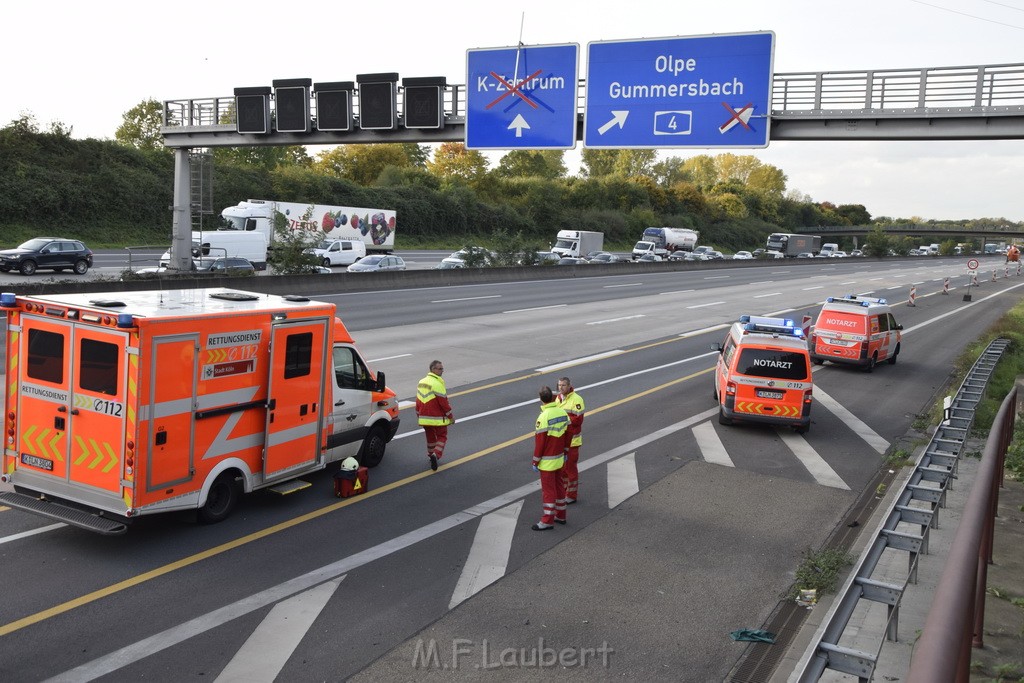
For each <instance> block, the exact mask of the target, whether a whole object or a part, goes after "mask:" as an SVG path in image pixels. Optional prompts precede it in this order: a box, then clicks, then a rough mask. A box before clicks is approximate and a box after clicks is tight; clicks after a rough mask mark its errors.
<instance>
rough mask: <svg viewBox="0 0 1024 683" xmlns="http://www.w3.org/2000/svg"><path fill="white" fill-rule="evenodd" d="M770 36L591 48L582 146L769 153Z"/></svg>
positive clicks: (772, 43)
mask: <svg viewBox="0 0 1024 683" xmlns="http://www.w3.org/2000/svg"><path fill="white" fill-rule="evenodd" d="M774 54H775V34H774V33H772V32H771V31H761V32H757V33H737V34H725V35H714V36H689V37H676V38H660V39H654V40H622V41H606V42H594V43H589V44H588V45H587V80H586V83H587V94H586V102H585V104H584V107H583V115H584V125H583V146H584V147H609V148H633V147H635V148H671V147H767V146H768V127H769V119H770V116H769V113H770V106H771V100H772V62H773V59H774Z"/></svg>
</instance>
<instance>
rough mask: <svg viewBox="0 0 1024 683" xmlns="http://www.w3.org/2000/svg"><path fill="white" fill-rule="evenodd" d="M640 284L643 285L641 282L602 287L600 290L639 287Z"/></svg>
mask: <svg viewBox="0 0 1024 683" xmlns="http://www.w3.org/2000/svg"><path fill="white" fill-rule="evenodd" d="M642 284H643V283H642V282H629V283H626V284H624V285H602V286H601V288H602V289H614V288H615V287H639V286H640V285H642Z"/></svg>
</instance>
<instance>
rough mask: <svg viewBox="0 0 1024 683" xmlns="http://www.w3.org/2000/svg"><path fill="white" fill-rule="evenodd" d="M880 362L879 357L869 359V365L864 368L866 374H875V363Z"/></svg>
mask: <svg viewBox="0 0 1024 683" xmlns="http://www.w3.org/2000/svg"><path fill="white" fill-rule="evenodd" d="M877 360H878V356H871V358H868V364H867V365H865V366H864V372H873V371H874V369H875V362H876V361H877Z"/></svg>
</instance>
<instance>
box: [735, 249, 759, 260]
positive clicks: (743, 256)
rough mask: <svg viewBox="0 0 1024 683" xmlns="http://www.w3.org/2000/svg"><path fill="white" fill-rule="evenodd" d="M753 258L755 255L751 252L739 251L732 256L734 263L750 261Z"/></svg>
mask: <svg viewBox="0 0 1024 683" xmlns="http://www.w3.org/2000/svg"><path fill="white" fill-rule="evenodd" d="M752 258H754V255H753V254H751V253H750V252H749V251H737V252H736V253H735V254H733V255H732V260H733V261H749V260H750V259H752Z"/></svg>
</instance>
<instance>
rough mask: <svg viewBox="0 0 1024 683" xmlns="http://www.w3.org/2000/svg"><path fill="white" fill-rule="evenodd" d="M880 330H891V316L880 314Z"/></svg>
mask: <svg viewBox="0 0 1024 683" xmlns="http://www.w3.org/2000/svg"><path fill="white" fill-rule="evenodd" d="M878 331H879V332H888V331H889V317H888V316H886V315H884V314H883V315H880V316H878Z"/></svg>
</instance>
